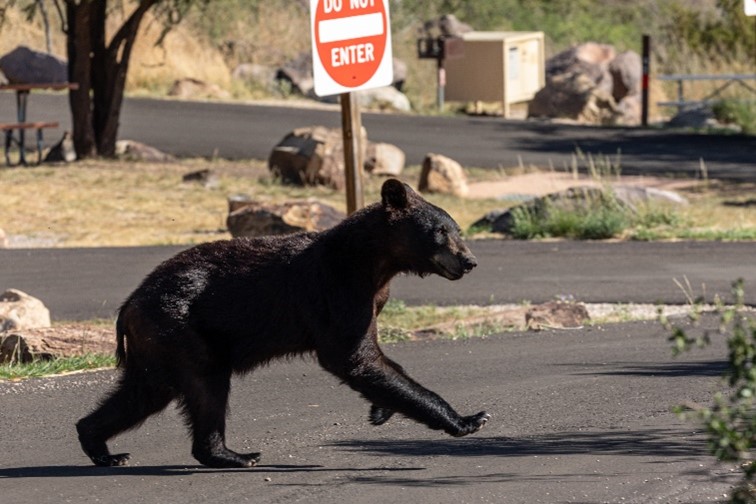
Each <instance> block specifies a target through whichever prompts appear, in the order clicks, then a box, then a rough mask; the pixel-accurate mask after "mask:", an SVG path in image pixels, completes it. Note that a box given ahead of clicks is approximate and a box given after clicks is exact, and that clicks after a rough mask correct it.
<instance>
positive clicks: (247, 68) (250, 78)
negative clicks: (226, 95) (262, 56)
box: [231, 63, 277, 91]
mask: <svg viewBox="0 0 756 504" xmlns="http://www.w3.org/2000/svg"><path fill="white" fill-rule="evenodd" d="M231 77H232V78H233V79H235V80H238V81H241V82H243V83H245V84H247V85H248V86H252V87H258V88H261V89H265V90H267V91H273V90H275V89H277V85H276V70H275V69H274V68H272V67H269V66H266V65H260V64H257V63H242V64H240V65H238V66H237V67H236V68H234V71H233V72H231Z"/></svg>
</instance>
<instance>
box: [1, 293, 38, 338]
mask: <svg viewBox="0 0 756 504" xmlns="http://www.w3.org/2000/svg"><path fill="white" fill-rule="evenodd" d="M38 327H50V310H48V309H47V307H46V306H45V305H44V303H43V302H42V301H40V300H39V299H37V298H35V297H33V296H30V295H29V294H27V293H25V292H22V291H20V290H16V289H8V290H7V291H5V292H4V293H3V294H0V333H2V332H5V331H11V330H20V329H34V328H38Z"/></svg>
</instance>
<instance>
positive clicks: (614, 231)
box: [512, 189, 630, 240]
mask: <svg viewBox="0 0 756 504" xmlns="http://www.w3.org/2000/svg"><path fill="white" fill-rule="evenodd" d="M580 199H581V200H584V204H575V205H558V204H553V203H550V202H548V201H547V202H545V203H544V204H543V205H538V206H532V207H520V208H516V209H514V210H513V211H512V214H513V217H514V223H513V226H512V236H513V237H514V238H517V239H521V240H527V239H532V238H547V237H564V238H572V239H578V240H602V239H607V238H612V237H614V236H617V235H619V234H620V233H621V232H622V231H623V230H624V229H625V228H627V227H628V226H629V225H630V218H629V216H630V213H629V212H630V210H629V209H627V208H625V207H624V206H623V205H621V204H620V203H619V202H618V201H617V199H616V198H615V197H614V194H613V192H612V191H611V190H610V189H605V190H603V191H601V192H600V193H599V194H598V196H596V195H595V194H594V193H592V192H586V193H585V195H583V196H580ZM576 200H577V198H576Z"/></svg>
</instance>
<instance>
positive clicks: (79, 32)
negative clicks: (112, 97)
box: [66, 0, 97, 159]
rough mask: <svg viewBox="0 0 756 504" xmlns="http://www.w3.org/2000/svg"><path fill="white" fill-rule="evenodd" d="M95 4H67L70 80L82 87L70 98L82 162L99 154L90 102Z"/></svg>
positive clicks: (69, 1) (75, 141)
mask: <svg viewBox="0 0 756 504" xmlns="http://www.w3.org/2000/svg"><path fill="white" fill-rule="evenodd" d="M94 3H95V2H89V1H86V0H85V1H82V2H79V3H77V2H76V0H66V19H67V21H68V23H67V24H68V31H67V34H66V42H67V51H68V80H69V81H70V82H76V83H77V84H79V88H78V89H75V90H72V91H71V92H70V93H69V95H68V96H69V98H68V99H69V104H70V107H71V120H72V123H73V135H72V136H73V142H74V149H75V150H76V154H77V156H78V157H79V159H81V158H87V157H91V156H95V155H96V154H97V147H96V143H95V132H94V124H93V122H92V102H91V100H90V95H91V92H92V83H91V81H90V76H91V73H92V72H91V60H90V54H91V53H92V45H91V38H90V36H89V28H90V23H91V20H92V16H91V11H92V5H93V4H94Z"/></svg>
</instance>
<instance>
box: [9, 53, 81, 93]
mask: <svg viewBox="0 0 756 504" xmlns="http://www.w3.org/2000/svg"><path fill="white" fill-rule="evenodd" d="M0 70H1V71H2V73H3V74H5V78H6V79H8V82H9V83H11V84H31V83H41V82H44V83H49V82H52V83H59V82H67V81H68V63H67V62H66V61H65V60H63V59H60V58H58V57H56V56H53V55H52V54H47V53H42V52H38V51H34V50H32V49H29V48H28V47H26V46H18V47H16V48H15V49H13V50H12V51H11V52H9V53H7V54H6V55H4V56H3V57H2V58H0Z"/></svg>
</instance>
